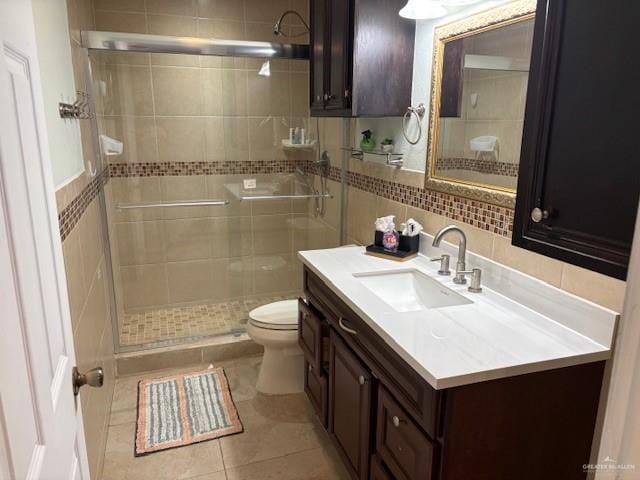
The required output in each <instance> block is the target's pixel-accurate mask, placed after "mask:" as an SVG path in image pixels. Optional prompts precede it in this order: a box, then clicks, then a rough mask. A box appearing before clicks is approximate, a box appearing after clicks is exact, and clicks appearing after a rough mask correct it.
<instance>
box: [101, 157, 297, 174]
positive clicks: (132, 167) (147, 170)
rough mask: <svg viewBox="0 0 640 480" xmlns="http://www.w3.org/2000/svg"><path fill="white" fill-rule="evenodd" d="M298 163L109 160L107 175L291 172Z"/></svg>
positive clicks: (281, 161)
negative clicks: (129, 161)
mask: <svg viewBox="0 0 640 480" xmlns="http://www.w3.org/2000/svg"><path fill="white" fill-rule="evenodd" d="M298 163H299V161H296V160H250V161H239V162H230V161H223V162H146V163H112V164H110V165H109V175H110V176H111V177H114V178H116V177H167V176H182V175H184V176H191V175H243V174H245V175H246V174H259V173H292V172H294V171H295V167H296V165H298Z"/></svg>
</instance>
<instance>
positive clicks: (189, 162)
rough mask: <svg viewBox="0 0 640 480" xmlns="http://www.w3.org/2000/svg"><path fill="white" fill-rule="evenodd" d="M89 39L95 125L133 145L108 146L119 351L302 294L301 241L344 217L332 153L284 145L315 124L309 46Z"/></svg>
mask: <svg viewBox="0 0 640 480" xmlns="http://www.w3.org/2000/svg"><path fill="white" fill-rule="evenodd" d="M278 38H280V37H278ZM82 40H83V45H84V46H85V47H86V48H88V52H89V54H88V55H89V61H90V65H89V67H90V68H89V71H90V75H91V82H92V89H93V91H92V97H93V100H94V101H93V103H94V109H95V113H96V119H95V122H96V123H95V125H94V128H95V130H96V132H95V133H96V136H97V135H106V136H108V137H110V138H113V139H115V140H118V141H120V142H122V143H123V144H124V149H123V152H122V153H121V154H119V155H105V154H103V155H102V162H103V166H102V168H103V169H104V171H105V173H106V175H107V178H108V180H107V182H106V185H105V189H104V190H105V197H104V199H103V202H102V203H103V206H104V210H105V218H106V222H107V225H108V232H109V243H110V253H111V255H110V256H111V267H112V269H113V278H114V289H113V290H114V295H113V297H114V299H113V303H114V309H113V310H114V312H115V315H114V317H115V318H116V321H115V323H116V325H115V330H116V331H117V343H118V347H119V351H129V350H136V349H141V348H148V347H156V346H162V345H171V344H174V343H180V342H185V341H193V340H195V339H200V338H202V337H208V336H212V335H220V334H229V333H240V332H243V331H244V326H245V323H246V321H247V313H248V312H249V311H250V310H251V309H253V308H254V307H256V306H258V305H261V304H264V303H268V302H271V301H274V300H278V299H287V298H294V297H296V296H298V295H299V294H300V292H301V288H302V286H301V280H302V274H301V267H300V264H299V262H298V260H297V258H296V253H297V251H299V250H303V249H310V248H325V247H331V246H337V245H338V244H339V239H340V233H339V231H340V224H341V223H340V218H339V217H340V215H339V212H340V211H341V209H340V208H339V206H338V205H339V203H340V193H341V192H340V187H339V184H337V183H335V182H332V181H329V180H327V178H326V176H327V175H328V174H329V166H328V159H327V158H326V155H325V156H323V155H322V153H321V151H320V150H315V149H314V148H319V146H316V147H308V148H306V147H304V146H299V147H297V148H284V147H283V145H282V140H283V139H286V138H288V137H289V129H290V128H294V127H299V128H305V129H306V131H307V132H309V135H311V136H315V135H316V133H315V132H316V129H317V124H316V123H315V120H313V121H311V120H310V118H309V111H308V95H309V94H308V75H309V74H308V68H309V66H308V56H309V54H308V46H307V45H295V44H284V43H272V42H249V41H236V40H211V39H205V38H187V37H169V36H158V35H147V34H134V33H113V32H82ZM275 40H278V39H277V38H276V39H275ZM265 62H269V63H268V64H267V67H268V68H265ZM323 177H325V178H323Z"/></svg>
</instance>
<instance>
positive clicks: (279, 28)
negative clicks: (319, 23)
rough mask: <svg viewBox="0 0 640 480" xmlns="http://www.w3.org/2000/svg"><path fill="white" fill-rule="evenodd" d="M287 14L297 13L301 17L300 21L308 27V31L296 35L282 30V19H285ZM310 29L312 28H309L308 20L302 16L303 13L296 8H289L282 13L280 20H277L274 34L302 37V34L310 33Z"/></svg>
mask: <svg viewBox="0 0 640 480" xmlns="http://www.w3.org/2000/svg"><path fill="white" fill-rule="evenodd" d="M287 15H295V16H296V17H298V18H299V19H300V21H301V22H302V24H303V25H304V26H305V28H306V29H307V31H306V32H303V33H298V34H296V35H289V34H286V33H284V32H283V31H282V21H283V20H284V17H286V16H287ZM310 30H311V29H310V28H309V25H307V22H305V21H304V18H302V15H300V14H299V13H298V12H296V11H295V10H287V11H286V12H284V13H283V14H282V15H280V18H278V20H277V21H276V23H275V25H274V26H273V34H274V35H275V36H278V35H281V36H283V37H301V36H302V35H305V34H307V33H309V32H310Z"/></svg>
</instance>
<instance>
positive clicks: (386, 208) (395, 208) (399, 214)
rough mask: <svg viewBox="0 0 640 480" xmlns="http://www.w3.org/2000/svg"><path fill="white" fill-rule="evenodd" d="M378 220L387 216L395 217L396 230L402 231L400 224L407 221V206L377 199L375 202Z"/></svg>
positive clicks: (380, 198) (381, 198) (384, 199)
mask: <svg viewBox="0 0 640 480" xmlns="http://www.w3.org/2000/svg"><path fill="white" fill-rule="evenodd" d="M375 213H376V218H379V217H386V216H387V215H395V217H396V220H395V222H396V229H397V230H400V224H401V223H403V222H405V221H406V220H407V206H406V205H404V204H402V203H398V202H394V201H393V200H388V199H386V198H383V197H376V202H375Z"/></svg>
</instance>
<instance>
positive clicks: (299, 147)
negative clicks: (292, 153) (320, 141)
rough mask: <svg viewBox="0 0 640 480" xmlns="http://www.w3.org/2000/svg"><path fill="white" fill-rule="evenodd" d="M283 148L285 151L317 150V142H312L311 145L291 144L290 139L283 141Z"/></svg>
mask: <svg viewBox="0 0 640 480" xmlns="http://www.w3.org/2000/svg"><path fill="white" fill-rule="evenodd" d="M282 148H283V149H284V150H307V151H310V150H315V148H316V141H315V140H311V141H310V142H309V143H291V142H290V141H289V140H288V139H286V140H282Z"/></svg>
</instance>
